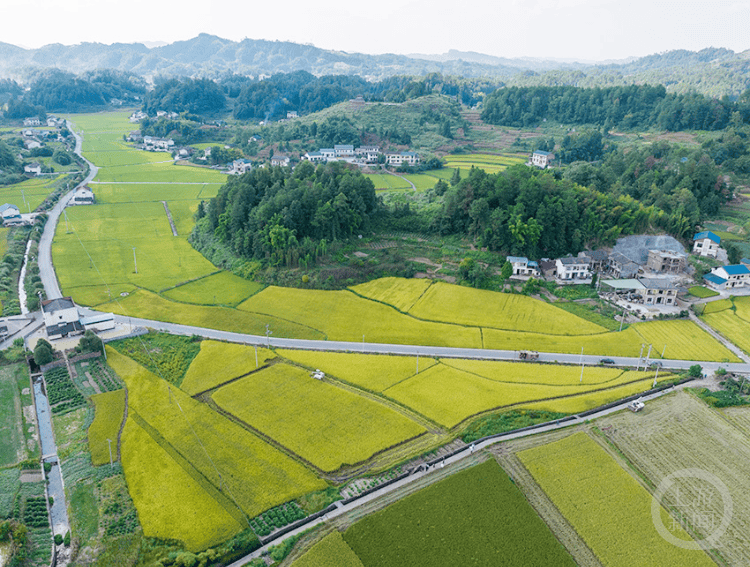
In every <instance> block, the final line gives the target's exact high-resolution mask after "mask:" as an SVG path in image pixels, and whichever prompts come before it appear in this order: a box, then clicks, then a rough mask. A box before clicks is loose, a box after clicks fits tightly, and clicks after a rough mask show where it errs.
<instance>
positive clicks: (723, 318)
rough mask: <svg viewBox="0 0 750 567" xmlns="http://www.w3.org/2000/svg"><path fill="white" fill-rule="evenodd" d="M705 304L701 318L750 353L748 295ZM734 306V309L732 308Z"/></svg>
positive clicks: (749, 308) (749, 300) (749, 303)
mask: <svg viewBox="0 0 750 567" xmlns="http://www.w3.org/2000/svg"><path fill="white" fill-rule="evenodd" d="M733 300H734V303H732V301H730V300H729V299H722V300H719V301H714V302H711V303H709V304H707V305H706V309H705V311H704V312H703V315H702V316H701V319H702V320H703V321H705V322H706V323H708V324H709V325H711V326H712V327H713V328H714V329H716V330H717V331H719V332H720V333H721V334H722V335H724V336H725V337H726V338H728V339H729V340H730V341H732V342H733V343H734V344H736V345H737V346H738V347H740V348H741V349H742V350H744V351H745V352H746V353H748V354H750V297H747V296H743V297H735V298H733ZM732 307H734V309H732Z"/></svg>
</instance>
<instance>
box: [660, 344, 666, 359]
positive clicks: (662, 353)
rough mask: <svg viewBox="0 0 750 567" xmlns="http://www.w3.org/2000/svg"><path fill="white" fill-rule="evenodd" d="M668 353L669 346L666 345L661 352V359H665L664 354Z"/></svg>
mask: <svg viewBox="0 0 750 567" xmlns="http://www.w3.org/2000/svg"><path fill="white" fill-rule="evenodd" d="M665 352H667V345H664V349H663V350H662V351H661V357H662V358H664V353H665Z"/></svg>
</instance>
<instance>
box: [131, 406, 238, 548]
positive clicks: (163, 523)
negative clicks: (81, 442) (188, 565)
mask: <svg viewBox="0 0 750 567" xmlns="http://www.w3.org/2000/svg"><path fill="white" fill-rule="evenodd" d="M122 462H123V469H124V471H125V479H126V480H127V483H128V492H129V493H130V497H131V498H132V499H133V503H134V504H135V507H136V509H137V510H138V521H139V522H140V524H141V527H142V528H143V534H144V535H145V536H146V537H156V538H161V539H177V540H180V541H182V542H184V544H185V546H186V547H187V548H188V549H189V550H191V551H200V550H202V549H205V548H207V547H210V546H212V545H216V544H218V543H221V542H223V541H225V540H227V539H229V538H230V537H232V536H233V535H234V534H236V533H237V532H239V531H240V530H241V529H243V527H244V526H242V525H241V524H240V523H239V522H238V521H237V520H236V519H235V518H234V517H233V516H232V515H231V514H230V513H229V512H227V511H226V510H225V509H224V508H223V507H222V506H221V505H220V504H219V503H218V502H217V501H216V500H215V499H214V498H213V497H212V496H211V495H210V494H209V493H208V492H207V491H206V489H205V488H204V487H203V486H201V484H200V483H198V482H197V481H196V480H195V479H194V478H193V477H192V476H191V475H190V474H188V473H187V472H186V471H185V469H184V468H183V467H182V466H180V465H179V464H178V463H177V462H176V461H175V460H174V459H173V458H172V457H171V456H170V455H169V453H167V452H166V451H165V450H164V449H163V448H162V447H161V446H160V445H159V444H158V443H157V442H156V441H154V440H153V439H152V437H151V436H150V435H149V434H148V433H147V432H146V431H144V430H143V429H142V428H141V427H140V426H139V425H138V424H137V423H136V422H135V421H134V420H133V419H132V418H129V419H128V421H127V423H126V424H125V430H124V431H123V436H122Z"/></svg>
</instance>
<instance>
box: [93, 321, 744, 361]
mask: <svg viewBox="0 0 750 567" xmlns="http://www.w3.org/2000/svg"><path fill="white" fill-rule="evenodd" d="M80 311H81V312H82V313H85V314H91V315H94V314H96V313H98V312H97V311H94V310H91V309H80ZM115 321H117V322H120V323H128V324H131V325H136V326H141V327H149V328H151V329H155V330H157V331H165V332H168V333H173V334H177V335H199V336H201V337H204V338H207V339H215V340H220V341H228V342H232V343H242V344H250V345H259V346H271V347H277V348H294V349H304V350H331V351H349V352H363V353H368V354H402V355H409V356H417V355H419V356H428V357H433V356H437V357H443V358H478V359H486V360H518V351H515V350H493V349H478V348H455V347H436V346H419V345H394V344H388V343H360V342H345V341H318V340H306V339H284V338H279V337H273V336H271V337H265V336H263V335H247V334H243V333H232V332H229V331H218V330H216V329H206V328H204V327H192V326H190V325H179V324H176V323H165V322H163V321H153V320H151V319H140V318H138V317H125V316H122V315H115ZM645 352H646V351H645V350H644V358H643V359H639V358H637V357H633V358H631V357H625V356H613V357H609V358H611V359H612V360H614V361H615V365H616V366H625V367H633V368H635V367H636V366H640V367H641V368H644V367H645V365H646V360H645ZM581 359H583V365H584V372H585V371H586V368H585V367H586V366H591V365H593V364H599V361H600V360H601V359H602V357H601V356H599V355H586V354H584V356H583V357H581V355H580V354H561V353H554V352H540V353H539V361H540V362H558V363H564V364H581ZM652 360H653V359H652ZM659 362H660V363H661V364H662V367H663V368H665V369H669V370H687V369H688V368H690V367H691V366H692V365H694V364H699V365H701V366H702V367H703V369H704V370H705V371H706V372H713V371H714V370H716V369H717V368H719V367H722V368H725V369H727V370H729V371H732V372H750V364H747V363H725V362H705V361H700V360H659Z"/></svg>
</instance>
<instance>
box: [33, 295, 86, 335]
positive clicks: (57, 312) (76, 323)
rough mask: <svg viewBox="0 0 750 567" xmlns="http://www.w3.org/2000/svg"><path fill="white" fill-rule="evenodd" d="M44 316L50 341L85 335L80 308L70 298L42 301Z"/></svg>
mask: <svg viewBox="0 0 750 567" xmlns="http://www.w3.org/2000/svg"><path fill="white" fill-rule="evenodd" d="M42 315H43V316H44V327H45V329H46V331H47V336H48V337H49V338H50V339H60V338H62V337H67V336H68V335H77V334H81V333H83V325H82V324H81V316H80V315H79V314H78V307H76V304H75V303H73V299H72V298H70V297H60V298H57V299H47V300H45V301H42Z"/></svg>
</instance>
